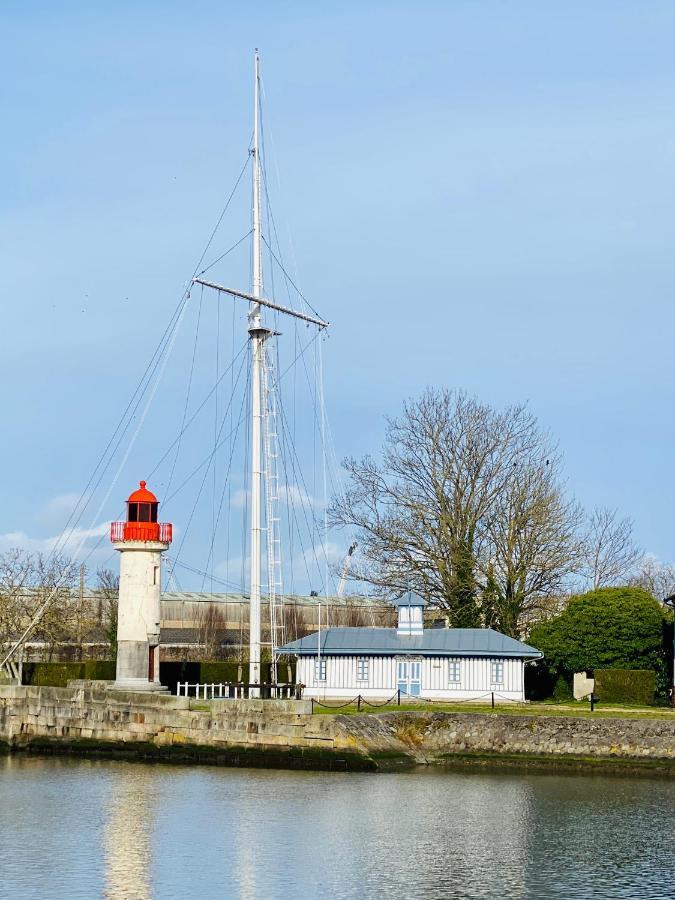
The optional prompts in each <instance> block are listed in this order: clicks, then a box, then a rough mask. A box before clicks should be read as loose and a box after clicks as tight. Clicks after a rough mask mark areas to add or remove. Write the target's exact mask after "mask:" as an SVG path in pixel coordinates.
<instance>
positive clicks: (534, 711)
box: [314, 701, 675, 721]
mask: <svg viewBox="0 0 675 900" xmlns="http://www.w3.org/2000/svg"><path fill="white" fill-rule="evenodd" d="M335 707H336V708H330V709H327V708H326V707H323V706H316V705H315V707H314V714H315V715H347V716H357V715H358V716H362V715H377V714H378V713H392V712H426V713H435V712H449V713H460V712H461V713H468V714H471V713H481V714H484V713H490V714H491V715H497V716H500V715H501V716H504V715H508V716H566V717H571V718H589V717H590V718H601V719H602V718H605V719H617V718H620V719H671V720H672V721H675V709H673V708H672V707H663V706H661V707H660V706H629V705H624V706H618V705H612V706H609V705H607V706H604V705H601V704H600V705H599V704H596V707H595V711H594V712H591V710H590V705H589V704H588V703H584V702H579V703H574V702H566V703H552V702H550V701H543V702H534V701H533V702H531V703H510V704H501V705H497V706H495V708H494V709H493V708H492V706H491V705H490V704H485V705H484V704H480V703H431V702H430V703H402V704H401V705H400V706H396V704H391V705H387V706H378V707H371V706H366V705H365V704H364V705H362V707H361V709H360V710H359V709H358V706H357V704H356V703H353V704H350V705H349V706H343V707H341V708H337V707H339V704H337V703H336V704H335Z"/></svg>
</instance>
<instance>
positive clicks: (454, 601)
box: [449, 539, 481, 628]
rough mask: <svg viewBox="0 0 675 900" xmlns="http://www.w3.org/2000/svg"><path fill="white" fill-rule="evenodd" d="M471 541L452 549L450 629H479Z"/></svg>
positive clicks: (461, 543) (459, 542)
mask: <svg viewBox="0 0 675 900" xmlns="http://www.w3.org/2000/svg"><path fill="white" fill-rule="evenodd" d="M472 544H473V540H472V539H469V540H466V541H458V542H457V546H455V547H454V548H453V551H452V553H451V557H452V567H451V571H452V575H451V576H450V585H451V587H450V597H451V603H450V608H449V612H450V626H451V628H480V626H481V616H480V609H479V607H478V603H477V602H476V593H477V586H476V577H475V566H476V562H475V559H474V554H473V548H472Z"/></svg>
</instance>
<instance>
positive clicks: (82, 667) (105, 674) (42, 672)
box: [23, 659, 115, 687]
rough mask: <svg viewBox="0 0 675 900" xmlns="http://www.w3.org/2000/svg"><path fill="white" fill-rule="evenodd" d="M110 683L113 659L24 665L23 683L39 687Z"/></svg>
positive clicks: (113, 676) (112, 674)
mask: <svg viewBox="0 0 675 900" xmlns="http://www.w3.org/2000/svg"><path fill="white" fill-rule="evenodd" d="M83 678H84V679H86V680H87V681H112V680H114V678H115V660H114V659H88V660H86V661H85V662H48V663H45V662H38V663H24V665H23V683H24V684H32V685H37V686H40V687H67V686H68V682H69V681H76V680H81V679H83Z"/></svg>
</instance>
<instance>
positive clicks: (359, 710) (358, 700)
mask: <svg viewBox="0 0 675 900" xmlns="http://www.w3.org/2000/svg"><path fill="white" fill-rule="evenodd" d="M356 708H357V710H358V712H361V694H359V696H358V697H357V698H356Z"/></svg>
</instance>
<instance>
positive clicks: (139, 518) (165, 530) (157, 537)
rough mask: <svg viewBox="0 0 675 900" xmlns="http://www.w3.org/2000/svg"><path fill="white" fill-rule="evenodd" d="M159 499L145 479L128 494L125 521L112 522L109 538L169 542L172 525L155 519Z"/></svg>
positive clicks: (114, 539) (113, 539)
mask: <svg viewBox="0 0 675 900" xmlns="http://www.w3.org/2000/svg"><path fill="white" fill-rule="evenodd" d="M158 510H159V500H158V499H157V497H155V495H154V494H153V493H152V491H149V490H148V489H147V486H146V482H145V481H141V482H139V487H138V489H137V490H135V491H133V492H132V493H131V494H129V499H128V500H127V519H126V522H113V523H112V527H111V532H110V538H111V540H112V541H113V543H114V542H116V541H162V542H163V543H170V542H171V538H172V527H171V525H170V524H169V523H168V522H162V523H161V524H160V523H159V522H158V521H157V517H158Z"/></svg>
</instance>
